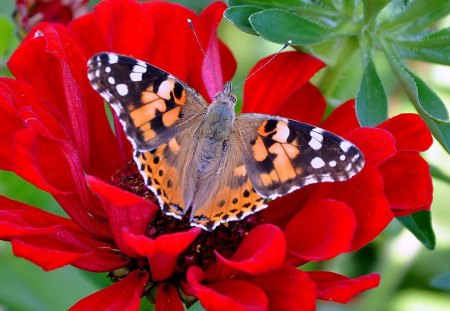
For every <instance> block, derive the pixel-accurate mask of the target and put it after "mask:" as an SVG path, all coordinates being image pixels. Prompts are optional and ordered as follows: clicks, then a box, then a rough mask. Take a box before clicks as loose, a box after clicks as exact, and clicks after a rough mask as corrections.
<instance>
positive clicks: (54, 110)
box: [8, 23, 122, 179]
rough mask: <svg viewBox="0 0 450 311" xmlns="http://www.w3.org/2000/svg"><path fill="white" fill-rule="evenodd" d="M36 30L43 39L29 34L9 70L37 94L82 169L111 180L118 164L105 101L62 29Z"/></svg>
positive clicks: (79, 53)
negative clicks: (59, 124)
mask: <svg viewBox="0 0 450 311" xmlns="http://www.w3.org/2000/svg"><path fill="white" fill-rule="evenodd" d="M36 31H39V33H40V34H41V35H39V36H33V35H31V36H29V37H28V38H27V39H26V40H25V41H24V42H23V43H22V44H21V46H20V47H19V48H18V49H17V50H16V51H15V53H14V54H13V56H12V57H11V59H10V61H9V62H8V65H9V67H10V69H11V72H12V73H13V75H14V76H15V77H16V79H18V80H21V81H23V82H26V83H28V84H30V85H31V86H32V87H33V89H35V90H38V91H39V96H40V97H41V98H43V99H44V100H45V102H46V108H47V110H48V112H49V113H51V114H53V115H54V116H55V117H56V118H57V119H58V120H60V122H61V124H63V125H64V128H65V136H66V140H68V141H70V142H71V143H72V144H73V145H74V147H75V148H74V149H75V150H76V151H77V153H78V156H79V158H80V161H81V163H82V165H83V168H84V170H85V171H86V172H88V173H90V174H93V175H96V176H100V177H102V178H104V179H105V178H109V177H110V176H111V175H112V174H113V173H114V172H115V171H116V170H117V169H118V168H119V165H120V164H121V163H122V162H121V160H120V158H119V153H118V149H117V144H116V143H115V139H114V136H113V133H112V131H111V129H110V126H109V123H108V120H107V118H106V115H105V111H104V106H103V102H102V100H101V98H100V97H99V96H98V95H97V94H96V93H95V91H94V90H93V89H92V87H91V86H90V84H89V81H88V79H87V78H86V61H87V59H86V57H85V56H84V55H83V53H82V51H81V49H80V47H79V46H78V45H77V44H76V42H75V41H74V40H73V39H72V38H70V37H69V35H68V34H67V30H66V28H65V27H62V26H57V25H49V24H45V23H44V24H41V25H40V26H38V29H37V30H36ZM49 76H51V77H52V79H51V80H49V79H48V77H49ZM99 141H101V142H102V143H101V144H99V143H98V142H99Z"/></svg>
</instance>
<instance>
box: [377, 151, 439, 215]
mask: <svg viewBox="0 0 450 311" xmlns="http://www.w3.org/2000/svg"><path fill="white" fill-rule="evenodd" d="M380 171H381V174H382V175H383V182H384V191H385V193H386V196H387V198H388V201H389V204H390V206H391V208H392V209H393V210H394V211H395V212H397V213H401V215H404V213H405V212H406V213H407V214H410V213H413V212H417V211H419V210H428V209H429V208H430V205H431V202H432V200H433V184H432V180H431V175H430V167H429V166H428V163H427V162H426V161H425V160H424V159H423V158H422V157H421V156H420V155H419V154H417V153H413V152H400V153H398V154H397V155H396V156H395V157H392V158H390V159H389V160H388V161H386V162H385V163H384V164H383V165H382V166H381V167H380Z"/></svg>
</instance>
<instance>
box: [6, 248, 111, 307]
mask: <svg viewBox="0 0 450 311" xmlns="http://www.w3.org/2000/svg"><path fill="white" fill-rule="evenodd" d="M8 244H9V243H6V242H3V241H0V262H1V263H2V264H1V265H0V275H1V276H2V283H1V286H0V301H1V305H3V306H5V307H6V308H7V310H15V311H26V310H33V311H49V310H67V309H68V308H69V307H70V306H71V305H73V304H74V303H75V302H77V301H78V300H79V299H81V298H83V297H85V296H88V295H90V294H92V293H94V292H95V291H97V290H99V289H101V288H102V287H98V286H97V285H96V284H93V283H92V282H91V281H90V280H89V279H86V278H85V276H84V274H83V273H80V272H81V271H80V270H78V269H76V268H74V267H70V266H68V267H64V268H61V269H58V270H55V271H50V272H45V271H43V270H42V269H41V268H39V267H37V266H35V265H33V264H31V263H30V262H27V261H25V260H22V259H19V258H17V257H14V256H13V255H12V252H11V250H10V245H8ZM103 277H104V278H106V274H103Z"/></svg>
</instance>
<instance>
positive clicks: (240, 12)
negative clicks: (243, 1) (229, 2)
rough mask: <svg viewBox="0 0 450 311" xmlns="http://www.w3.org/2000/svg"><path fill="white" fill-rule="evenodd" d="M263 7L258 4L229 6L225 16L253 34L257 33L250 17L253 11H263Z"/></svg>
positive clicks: (241, 28) (238, 26)
mask: <svg viewBox="0 0 450 311" xmlns="http://www.w3.org/2000/svg"><path fill="white" fill-rule="evenodd" d="M261 10H262V8H261V7H259V6H256V5H240V6H234V7H231V8H228V9H227V10H226V11H225V13H224V16H225V18H226V19H227V20H229V21H230V22H231V23H232V24H233V25H235V26H236V27H237V28H239V29H240V30H242V31H244V32H247V33H249V34H252V35H257V33H256V32H255V31H254V30H253V28H252V25H251V24H250V21H249V18H250V15H252V14H253V13H256V12H259V11H261Z"/></svg>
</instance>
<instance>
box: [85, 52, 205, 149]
mask: <svg viewBox="0 0 450 311" xmlns="http://www.w3.org/2000/svg"><path fill="white" fill-rule="evenodd" d="M88 66H89V70H88V77H89V79H90V81H91V84H92V86H93V87H94V88H95V89H96V90H97V91H98V92H99V93H100V94H101V95H102V97H103V98H104V99H105V100H106V101H107V102H109V104H110V105H111V107H112V108H113V109H114V110H115V112H116V114H117V115H118V116H119V119H120V121H121V122H122V124H123V126H124V129H125V132H126V135H127V136H128V138H129V139H130V141H131V142H132V143H133V145H134V147H135V149H137V150H152V149H154V148H156V147H157V146H159V145H160V144H162V143H166V142H167V141H168V140H169V139H170V138H171V137H173V136H174V135H176V133H178V132H179V131H181V130H183V129H186V128H187V127H188V126H189V125H190V121H191V120H192V118H195V117H197V116H198V115H201V114H204V113H205V112H206V109H207V103H206V102H205V100H204V99H203V98H202V97H201V96H200V95H198V93H197V92H195V91H194V90H193V89H192V88H190V87H189V86H187V85H186V84H185V83H183V82H181V81H179V80H178V79H177V78H175V77H173V76H172V75H170V74H168V73H167V72H165V71H163V70H161V69H159V68H157V67H155V66H152V65H150V64H147V63H145V62H143V61H140V60H136V59H134V58H130V57H126V56H123V55H119V54H115V53H100V54H97V55H95V56H93V57H92V58H91V59H90V61H89V63H88Z"/></svg>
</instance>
